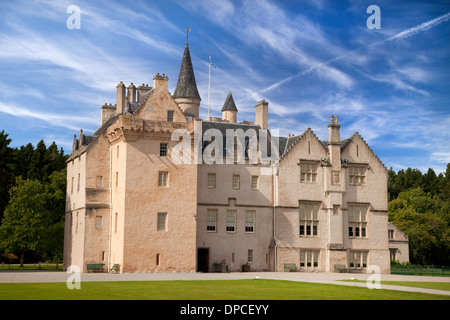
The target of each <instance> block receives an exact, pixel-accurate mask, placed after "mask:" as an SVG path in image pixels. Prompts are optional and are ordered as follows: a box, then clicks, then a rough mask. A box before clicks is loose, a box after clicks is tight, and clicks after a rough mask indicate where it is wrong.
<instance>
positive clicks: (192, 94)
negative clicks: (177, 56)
mask: <svg viewBox="0 0 450 320" xmlns="http://www.w3.org/2000/svg"><path fill="white" fill-rule="evenodd" d="M173 97H174V98H198V99H201V98H200V94H199V93H198V90H197V83H196V82H195V76H194V68H193V66H192V61H191V54H190V52H189V46H188V44H187V43H186V47H185V49H184V54H183V60H182V61H181V68H180V74H179V76H178V82H177V87H176V89H175V92H174V94H173Z"/></svg>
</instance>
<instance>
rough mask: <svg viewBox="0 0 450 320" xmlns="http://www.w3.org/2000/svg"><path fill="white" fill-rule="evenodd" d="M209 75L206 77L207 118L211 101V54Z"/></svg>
mask: <svg viewBox="0 0 450 320" xmlns="http://www.w3.org/2000/svg"><path fill="white" fill-rule="evenodd" d="M208 65H209V77H208V118H209V105H210V102H211V55H210V56H209V63H208Z"/></svg>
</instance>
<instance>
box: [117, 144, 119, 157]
mask: <svg viewBox="0 0 450 320" xmlns="http://www.w3.org/2000/svg"><path fill="white" fill-rule="evenodd" d="M117 158H119V146H117Z"/></svg>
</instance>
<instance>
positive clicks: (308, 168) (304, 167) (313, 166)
mask: <svg viewBox="0 0 450 320" xmlns="http://www.w3.org/2000/svg"><path fill="white" fill-rule="evenodd" d="M317 167H318V164H317V163H315V162H301V163H300V182H305V183H315V182H316V181H317Z"/></svg>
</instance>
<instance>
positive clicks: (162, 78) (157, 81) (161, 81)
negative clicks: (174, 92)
mask: <svg viewBox="0 0 450 320" xmlns="http://www.w3.org/2000/svg"><path fill="white" fill-rule="evenodd" d="M168 83H169V77H167V76H166V75H165V74H164V73H163V74H162V75H160V74H159V73H157V74H156V75H155V76H154V77H153V87H154V88H160V87H161V88H162V89H166V90H167V84H168Z"/></svg>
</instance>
